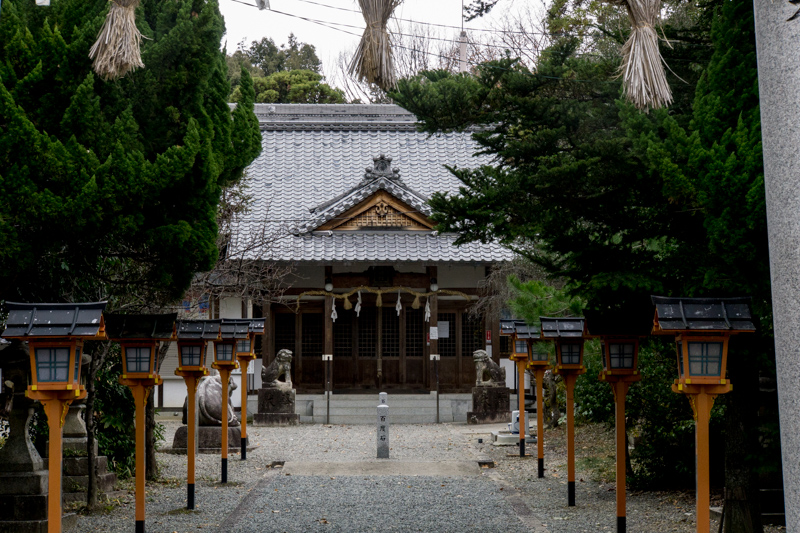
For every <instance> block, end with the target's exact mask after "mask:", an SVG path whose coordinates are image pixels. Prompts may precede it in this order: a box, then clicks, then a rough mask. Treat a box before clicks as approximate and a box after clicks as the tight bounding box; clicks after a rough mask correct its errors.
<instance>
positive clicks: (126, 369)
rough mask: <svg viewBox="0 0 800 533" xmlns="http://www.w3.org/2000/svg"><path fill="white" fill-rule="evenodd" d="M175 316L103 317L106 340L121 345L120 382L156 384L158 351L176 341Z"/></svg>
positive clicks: (121, 315) (111, 315)
mask: <svg viewBox="0 0 800 533" xmlns="http://www.w3.org/2000/svg"><path fill="white" fill-rule="evenodd" d="M177 317H178V315H177V314H176V313H166V314H159V315H124V314H112V313H109V314H107V315H106V331H107V332H108V338H109V339H111V340H113V341H116V342H118V343H119V344H120V345H121V346H122V379H148V380H154V381H158V379H159V375H158V372H159V368H158V357H157V355H158V348H159V343H160V342H161V341H169V340H172V339H173V338H175V320H176V319H177Z"/></svg>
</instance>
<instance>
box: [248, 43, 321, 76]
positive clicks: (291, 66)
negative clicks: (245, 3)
mask: <svg viewBox="0 0 800 533" xmlns="http://www.w3.org/2000/svg"><path fill="white" fill-rule="evenodd" d="M241 51H242V53H243V54H244V55H245V56H246V57H247V58H248V59H249V60H250V63H251V64H252V65H253V66H254V67H257V68H259V69H261V72H263V75H264V76H270V75H272V74H275V73H276V72H281V71H292V70H310V71H313V72H316V73H319V72H321V71H322V61H320V60H319V57H317V50H316V48H315V47H314V45H311V44H307V43H300V42H298V41H297V37H295V36H294V34H293V33H290V34H289V42H288V44H282V45H280V46H278V45H276V44H275V41H273V40H272V39H271V38H270V37H264V38H262V39H261V40H260V41H253V42H252V43H250V48H249V49H245V48H243V47H242V48H241Z"/></svg>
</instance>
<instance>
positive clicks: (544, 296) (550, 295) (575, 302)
mask: <svg viewBox="0 0 800 533" xmlns="http://www.w3.org/2000/svg"><path fill="white" fill-rule="evenodd" d="M508 285H509V287H510V288H511V291H512V293H513V294H514V298H513V299H512V300H510V301H509V302H508V304H509V306H510V307H511V310H512V311H513V313H514V315H515V316H518V317H520V318H522V319H523V320H525V322H527V323H528V324H531V325H538V324H539V317H543V316H545V317H556V316H580V315H581V313H582V312H583V307H584V302H583V300H582V299H581V298H578V297H575V296H570V295H569V294H567V292H566V291H564V290H563V289H558V288H556V287H554V286H553V285H549V284H547V283H545V282H542V281H538V280H529V281H524V282H523V281H520V280H519V278H517V277H516V276H513V275H512V276H509V277H508Z"/></svg>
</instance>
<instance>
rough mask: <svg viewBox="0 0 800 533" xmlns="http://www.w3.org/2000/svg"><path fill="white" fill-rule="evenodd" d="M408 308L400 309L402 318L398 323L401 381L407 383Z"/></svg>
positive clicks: (403, 383)
mask: <svg viewBox="0 0 800 533" xmlns="http://www.w3.org/2000/svg"><path fill="white" fill-rule="evenodd" d="M406 308H407V306H405V305H404V306H403V308H402V309H401V310H400V319H399V321H398V324H397V329H398V330H399V331H398V333H399V334H400V335H399V339H400V383H401V384H402V385H405V384H406V381H407V380H406Z"/></svg>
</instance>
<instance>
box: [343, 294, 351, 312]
mask: <svg viewBox="0 0 800 533" xmlns="http://www.w3.org/2000/svg"><path fill="white" fill-rule="evenodd" d="M352 308H353V304H351V303H350V298H348V297H347V296H345V297H344V309H345V311H349V310H350V309H352Z"/></svg>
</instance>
